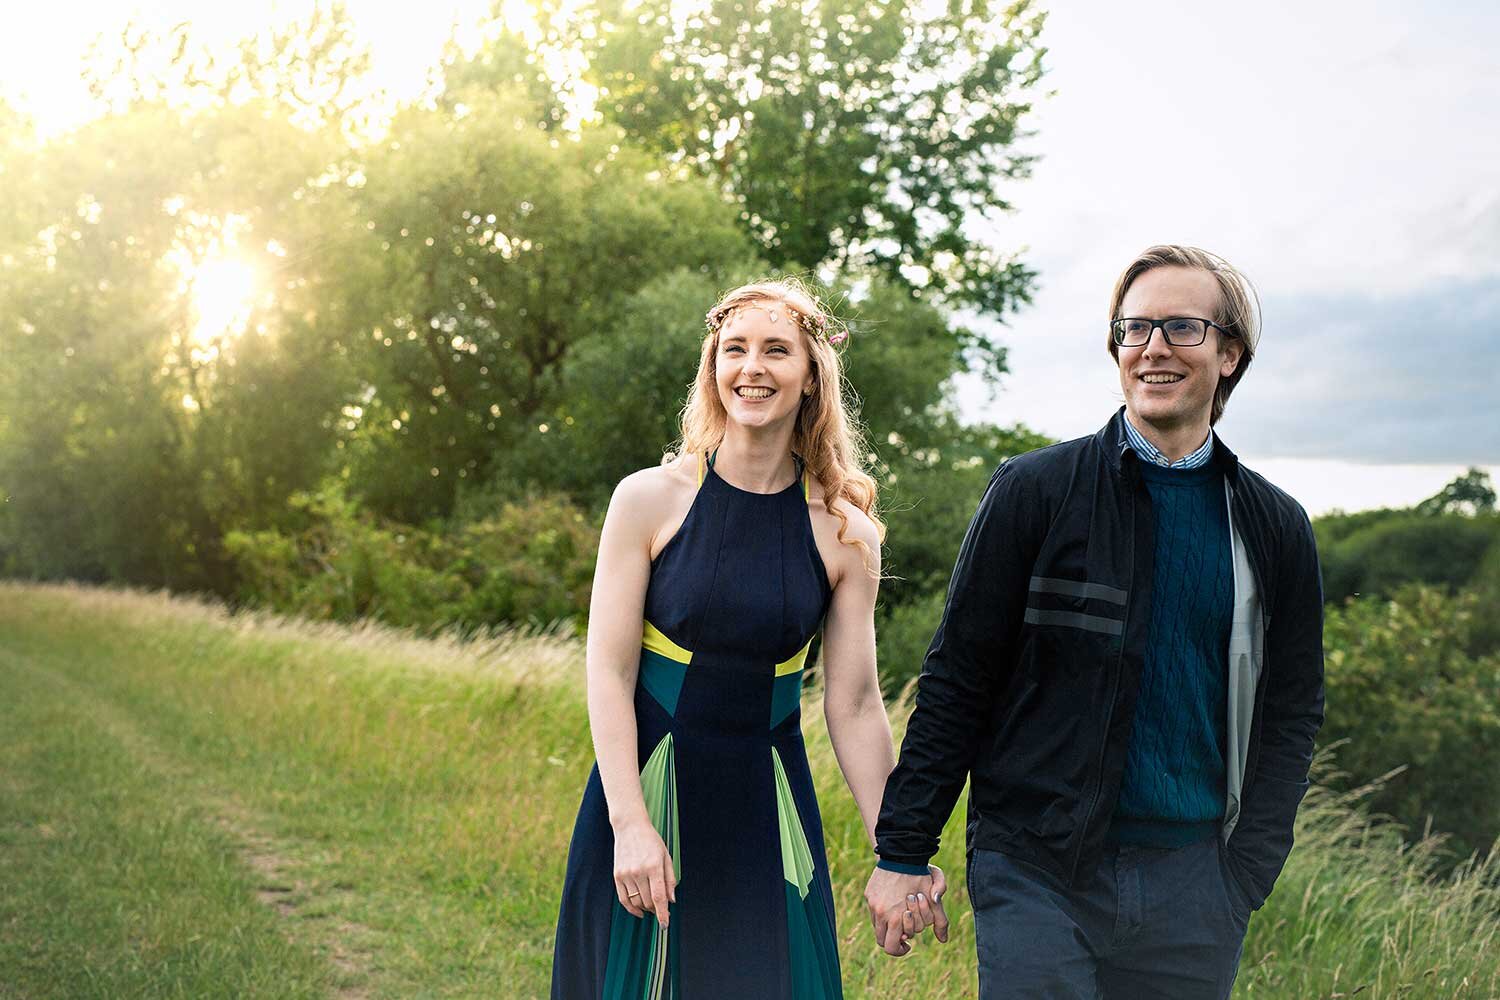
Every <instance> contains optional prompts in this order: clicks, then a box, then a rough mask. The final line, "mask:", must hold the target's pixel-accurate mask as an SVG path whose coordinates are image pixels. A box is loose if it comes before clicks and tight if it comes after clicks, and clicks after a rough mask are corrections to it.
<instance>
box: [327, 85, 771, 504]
mask: <svg viewBox="0 0 1500 1000" xmlns="http://www.w3.org/2000/svg"><path fill="white" fill-rule="evenodd" d="M536 117H537V111H536V109H535V108H534V107H532V106H531V105H530V103H529V102H528V101H526V100H525V99H524V98H523V97H522V96H521V95H519V94H517V93H514V92H511V91H506V92H498V93H497V92H482V91H476V92H473V93H472V94H466V95H463V98H462V100H458V101H456V102H455V103H454V104H453V107H452V110H451V111H449V110H445V109H443V108H441V107H439V108H434V109H423V108H409V109H406V110H404V111H402V112H401V113H400V114H398V115H397V117H396V119H395V121H394V123H393V126H392V130H391V134H390V137H389V139H388V141H387V142H385V143H384V144H383V145H382V146H381V147H380V148H379V149H378V150H375V151H373V152H372V154H371V156H370V159H369V163H368V164H367V166H366V171H365V173H366V177H367V180H366V181H365V184H364V186H363V188H362V189H361V191H360V202H361V212H362V214H363V217H364V219H365V220H366V221H365V225H366V226H367V227H368V229H369V231H370V233H371V237H372V240H373V241H375V242H376V245H377V247H378V249H377V252H376V253H374V254H373V255H372V256H371V257H370V258H368V261H367V264H368V266H367V268H366V271H365V273H363V274H357V275H353V276H351V279H350V282H349V284H348V286H347V287H346V289H345V297H346V299H347V301H349V303H350V307H351V309H353V310H356V311H357V313H358V320H357V330H358V331H359V333H358V337H357V339H358V342H359V344H360V349H359V352H358V360H359V363H360V365H361V369H362V370H363V371H364V372H365V373H366V376H367V378H368V381H369V390H368V395H367V398H366V399H365V400H364V402H363V403H362V410H363V414H362V421H361V423H360V427H359V428H358V430H357V432H356V433H355V434H354V435H353V443H354V447H353V449H352V455H351V464H352V468H353V470H354V476H353V486H354V489H355V491H356V493H358V494H359V495H361V496H363V497H364V498H365V499H366V501H367V502H368V503H369V504H370V505H372V507H373V508H374V509H375V510H377V511H379V512H381V513H382V514H384V515H386V516H390V517H395V518H397V519H400V520H406V521H421V520H423V519H425V518H428V517H433V516H443V515H445V514H446V513H447V512H449V511H450V510H451V509H452V505H453V501H454V498H455V496H456V495H457V491H458V487H459V485H460V484H461V483H463V482H465V481H470V480H474V481H480V482H487V481H489V480H491V479H497V478H498V479H499V480H501V481H503V482H508V483H511V484H512V486H513V487H514V488H515V489H516V490H517V491H519V490H520V489H522V488H523V487H524V485H525V482H526V481H527V480H528V479H530V478H541V479H543V480H544V481H545V482H553V481H555V478H554V476H553V475H552V474H551V473H550V472H549V471H548V470H547V469H545V468H542V469H538V468H537V465H536V462H535V456H536V453H537V450H538V448H539V447H541V446H540V444H539V443H538V441H539V439H538V435H547V434H550V433H552V432H553V431H554V429H555V428H554V424H556V423H558V422H559V421H560V422H561V424H562V425H563V426H566V425H567V422H568V420H569V418H570V417H572V414H571V411H570V409H569V406H570V401H568V400H566V399H564V398H563V397H562V396H561V390H560V381H559V379H560V370H561V368H562V367H563V366H564V365H565V364H566V363H567V362H568V361H569V359H570V356H571V354H572V353H573V352H574V351H575V350H577V349H579V348H580V347H581V346H582V345H584V344H586V343H588V342H589V341H590V340H591V339H598V340H600V346H599V348H598V350H601V351H604V352H606V354H609V353H610V352H613V351H614V347H613V346H612V345H613V344H614V343H615V342H616V339H617V338H616V334H615V328H616V324H617V323H618V322H619V321H620V318H621V316H622V315H624V314H625V312H626V304H627V302H628V301H629V300H630V299H631V297H632V296H634V295H636V294H637V293H638V292H640V290H641V289H642V288H643V287H645V286H646V285H648V284H649V283H650V282H651V281H652V280H653V279H654V278H656V277H657V276H659V275H663V274H668V273H671V272H673V271H675V270H678V269H680V268H691V269H694V270H696V271H697V272H698V273H700V274H705V275H708V276H710V278H711V280H712V281H717V280H718V278H717V276H718V275H719V274H721V273H722V270H723V268H725V267H726V266H728V265H729V264H730V263H731V262H742V261H744V260H745V259H746V258H748V257H749V256H750V246H749V245H748V243H747V241H746V240H745V238H744V237H743V236H742V235H741V234H740V232H739V231H738V229H737V228H736V227H735V225H734V219H733V215H732V212H731V211H730V210H729V209H728V208H727V207H726V206H724V205H723V204H722V202H721V200H720V199H719V198H718V197H717V195H716V194H715V193H714V192H713V191H711V190H710V189H709V188H708V187H706V186H705V185H703V184H702V183H699V182H691V181H687V182H684V181H681V180H677V179H674V178H673V177H672V176H670V175H666V174H664V173H663V172H662V171H661V170H659V169H658V168H657V165H656V164H654V163H653V162H651V161H650V160H648V159H646V158H645V157H644V156H643V155H641V154H640V153H637V152H634V151H632V150H630V149H629V148H628V147H626V146H625V145H623V142H624V140H623V139H622V137H621V136H620V134H619V132H618V130H616V129H612V128H602V127H601V128H589V129H585V130H584V131H583V132H582V133H581V134H578V135H573V136H558V135H555V134H551V133H549V132H547V131H544V130H542V129H539V128H538V127H537V125H536ZM700 308H701V307H700ZM700 315H701V314H700ZM613 359H614V361H616V362H617V363H618V364H619V365H620V366H621V368H620V370H621V371H622V372H627V373H628V372H629V371H630V366H631V364H632V360H633V359H632V358H631V357H630V355H629V354H628V353H625V352H618V353H613ZM622 387H623V384H619V385H617V386H616V387H615V391H614V392H612V393H611V394H609V395H608V396H606V397H605V399H607V400H610V401H613V402H616V403H623V404H625V405H629V403H628V397H625V396H623V395H621V394H620V393H619V390H620V389H621V388H622ZM554 460H555V461H558V462H569V461H572V459H571V458H570V457H569V456H566V455H558V456H555V458H554ZM566 476H567V473H563V474H562V478H566Z"/></svg>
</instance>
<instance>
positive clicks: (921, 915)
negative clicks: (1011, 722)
mask: <svg viewBox="0 0 1500 1000" xmlns="http://www.w3.org/2000/svg"><path fill="white" fill-rule="evenodd" d="M927 868H928V873H927V874H926V875H902V874H900V873H899V872H888V871H886V870H885V869H883V868H877V869H875V871H874V872H873V873H872V874H871V875H870V881H869V882H868V883H866V884H865V903H866V904H867V905H868V906H869V908H870V922H871V924H872V925H873V926H874V929H875V943H876V944H878V945H880V947H881V948H883V949H884V950H885V953H886V954H887V955H893V956H895V957H898V958H899V957H900V956H902V955H905V954H906V953H907V952H909V951H911V945H910V944H908V943H907V941H908V940H909V939H910V938H914V937H916V936H917V935H918V934H920V933H921V932H922V930H923V928H926V927H931V928H932V929H933V933H934V934H936V935H937V939H938V940H939V941H944V942H946V941H947V940H948V915H947V914H946V913H944V912H943V894H944V893H945V892H947V891H948V881H947V879H946V878H944V877H943V871H942V869H941V868H939V867H938V866H937V865H928V866H927Z"/></svg>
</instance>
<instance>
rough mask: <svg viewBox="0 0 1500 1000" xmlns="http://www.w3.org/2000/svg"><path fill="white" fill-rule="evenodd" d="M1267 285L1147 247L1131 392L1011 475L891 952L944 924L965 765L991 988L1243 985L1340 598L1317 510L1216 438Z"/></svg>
mask: <svg viewBox="0 0 1500 1000" xmlns="http://www.w3.org/2000/svg"><path fill="white" fill-rule="evenodd" d="M1252 296H1253V293H1252V292H1251V290H1250V287H1249V284H1248V282H1247V281H1246V280H1245V279H1244V278H1243V277H1242V276H1241V275H1240V274H1239V273H1238V272H1237V271H1236V270H1235V269H1234V268H1232V267H1231V266H1229V265H1228V264H1227V263H1226V262H1224V261H1223V260H1221V259H1220V258H1218V257H1216V256H1214V255H1212V254H1209V253H1207V252H1205V251H1202V250H1198V249H1195V248H1191V247H1181V246H1158V247H1152V248H1150V249H1149V250H1147V251H1145V252H1144V253H1142V254H1141V255H1140V256H1139V257H1137V258H1136V259H1135V260H1134V261H1132V262H1131V264H1130V266H1129V267H1127V268H1126V269H1125V272H1124V273H1123V274H1122V275H1121V276H1120V279H1119V281H1118V282H1117V283H1116V285H1115V290H1114V295H1113V297H1112V300H1111V303H1110V340H1109V350H1110V354H1111V355H1113V357H1114V359H1115V362H1116V365H1117V366H1118V368H1119V375H1120V387H1121V389H1122V390H1123V392H1124V397H1125V406H1124V407H1123V409H1122V410H1121V411H1119V412H1118V413H1116V414H1115V416H1114V418H1113V419H1111V420H1110V421H1109V423H1108V424H1106V425H1105V426H1104V428H1103V429H1102V430H1100V431H1099V432H1098V433H1097V434H1094V435H1093V436H1091V437H1086V438H1081V439H1079V440H1076V441H1069V442H1066V443H1064V444H1059V445H1055V446H1053V447H1050V448H1044V449H1041V450H1039V451H1035V452H1032V453H1030V454H1027V455H1022V456H1020V457H1017V458H1015V459H1012V460H1011V461H1009V462H1006V463H1005V464H1004V465H1002V466H1001V467H1000V468H999V469H998V470H996V472H995V475H994V476H993V477H992V478H991V480H990V484H989V487H988V489H987V490H986V492H985V495H984V498H983V500H982V501H981V502H980V505H979V510H978V512H977V513H976V514H975V516H974V520H973V523H972V524H971V525H970V527H969V531H968V534H967V536H966V537H965V538H964V542H963V547H962V549H961V550H960V552H959V556H958V562H957V565H956V566H955V568H954V571H953V579H952V582H951V584H950V586H949V591H948V600H947V605H946V607H945V608H944V611H943V620H942V624H941V625H939V627H938V630H937V634H936V635H935V636H934V637H933V640H932V645H931V648H930V649H929V650H928V653H927V659H926V662H925V664H924V667H923V671H922V676H921V679H920V680H919V682H918V685H917V704H916V709H915V711H914V712H913V713H912V716H911V720H910V723H909V724H908V728H907V732H906V738H905V740H904V742H903V744H902V748H901V760H900V762H899V764H898V765H897V766H896V769H895V770H894V771H893V772H891V776H890V778H889V780H888V782H887V784H886V790H885V800H884V804H883V806H882V809H881V814H880V821H879V824H878V826H877V827H876V836H877V851H878V853H879V856H880V861H879V864H878V866H877V870H876V871H875V872H874V873H873V874H872V875H871V877H870V881H869V884H868V886H867V888H866V890H865V896H866V900H867V902H868V903H869V904H870V908H871V916H872V918H873V920H874V922H875V927H876V934H877V938H878V940H879V942H880V944H881V945H882V946H883V947H884V948H885V950H886V951H887V952H889V953H891V954H893V955H899V954H904V953H905V952H906V951H907V950H908V948H909V947H910V946H909V945H908V944H907V943H906V940H907V938H908V937H910V936H912V935H914V934H916V933H918V932H920V930H921V929H922V927H924V926H926V925H928V924H936V927H935V929H936V931H937V932H938V937H939V938H940V939H946V929H947V919H946V917H945V916H944V915H943V914H942V911H941V907H940V906H937V907H934V906H933V903H932V896H933V891H934V887H933V884H932V876H931V875H929V874H926V873H927V871H928V870H927V867H926V866H927V862H928V859H929V858H930V857H931V856H932V855H933V854H934V853H935V852H936V851H937V847H938V836H939V833H940V832H941V830H942V827H943V823H944V821H945V820H946V818H947V817H948V814H949V813H950V812H951V811H952V809H953V805H954V803H955V801H956V800H957V797H958V794H959V791H960V790H961V789H962V788H963V785H964V781H965V779H966V778H968V779H970V781H971V787H970V792H969V812H968V849H969V894H970V898H971V900H972V901H973V904H974V923H975V938H976V942H977V946H978V953H979V979H980V995H981V997H984V998H999V997H1026V998H1029V997H1046V998H1075V997H1077V998H1085V997H1087V998H1094V997H1101V996H1102V997H1105V998H1108V1000H1122V998H1151V1000H1157V998H1178V997H1180V998H1191V1000H1201V998H1216V997H1226V996H1228V994H1229V990H1230V987H1231V986H1232V985H1233V982H1234V976H1235V972H1236V970H1237V968H1238V964H1239V958H1240V950H1241V945H1242V943H1243V939H1244V933H1245V928H1246V925H1247V922H1248V920H1249V917H1250V913H1251V911H1252V910H1255V909H1257V908H1259V907H1260V905H1261V904H1262V903H1264V902H1265V899H1266V897H1267V896H1268V895H1269V894H1270V892H1271V888H1272V886H1273V885H1274V884H1275V882H1276V878H1277V876H1278V875H1279V874H1280V872H1281V868H1282V865H1283V864H1284V863H1285V861H1286V857H1287V853H1288V852H1289V851H1290V850H1291V846H1292V821H1293V818H1294V817H1295V815H1296V812H1297V807H1298V805H1299V804H1300V802H1301V800H1302V795H1303V793H1304V791H1305V790H1306V788H1307V771H1308V765H1309V763H1310V761H1311V757H1312V749H1313V737H1314V735H1315V734H1316V733H1317V731H1318V727H1319V726H1320V725H1321V724H1322V718H1323V650H1322V624H1323V623H1322V607H1323V600H1322V592H1321V586H1320V583H1319V575H1318V560H1317V553H1316V550H1315V548H1314V544H1313V534H1312V527H1311V525H1310V524H1309V523H1308V520H1307V515H1306V514H1305V513H1304V512H1303V510H1302V508H1301V507H1300V506H1298V504H1297V503H1296V502H1295V501H1294V500H1292V499H1291V498H1290V497H1288V496H1287V495H1286V494H1285V493H1283V492H1281V491H1280V490H1279V489H1277V488H1276V487H1274V486H1272V485H1271V484H1270V483H1268V482H1267V481H1266V480H1265V479H1263V478H1262V477H1261V476H1259V475H1257V474H1256V473H1254V472H1251V471H1250V470H1249V469H1247V468H1244V467H1243V466H1241V465H1240V464H1239V463H1238V461H1237V460H1236V458H1235V456H1234V455H1233V453H1231V452H1230V451H1229V449H1228V448H1227V447H1225V445H1224V443H1223V442H1222V441H1220V440H1219V439H1218V437H1217V435H1215V434H1214V433H1213V431H1212V427H1213V425H1214V424H1215V423H1216V422H1217V421H1218V419H1219V417H1220V415H1221V414H1222V413H1223V410H1224V405H1225V403H1226V402H1227V401H1228V399H1229V396H1230V393H1231V392H1233V390H1234V387H1235V386H1236V385H1237V384H1238V383H1239V380H1240V379H1241V378H1242V377H1243V376H1244V374H1245V371H1246V369H1247V368H1248V367H1249V365H1250V360H1251V358H1252V357H1253V355H1254V353H1255V346H1256V341H1257V338H1258V330H1257V324H1256V310H1255V308H1254V303H1253V298H1252ZM938 893H939V894H940V893H941V886H939V887H938Z"/></svg>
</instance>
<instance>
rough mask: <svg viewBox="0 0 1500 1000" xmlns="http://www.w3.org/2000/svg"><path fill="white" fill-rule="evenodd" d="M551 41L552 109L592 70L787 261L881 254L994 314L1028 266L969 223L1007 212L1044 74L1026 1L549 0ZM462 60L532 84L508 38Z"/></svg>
mask: <svg viewBox="0 0 1500 1000" xmlns="http://www.w3.org/2000/svg"><path fill="white" fill-rule="evenodd" d="M541 10H542V13H543V17H542V22H543V26H544V29H545V35H544V40H543V41H542V43H541V47H542V48H543V49H544V50H545V51H548V52H551V53H555V54H557V55H558V56H559V57H564V56H573V57H575V61H576V62H579V63H581V64H582V66H583V67H584V68H583V69H582V70H581V71H580V72H579V73H578V76H579V77H580V78H581V79H580V80H562V81H558V83H557V84H556V86H555V91H556V97H555V99H554V101H553V110H552V112H551V114H550V116H549V117H550V118H551V119H552V120H554V121H556V120H561V119H563V117H564V111H563V110H562V108H561V105H563V104H564V103H565V102H566V100H567V99H570V98H572V99H576V97H577V95H578V92H579V90H580V88H579V86H578V83H579V82H581V83H583V84H586V85H588V86H590V87H593V88H596V90H597V101H596V106H597V109H598V112H599V113H600V114H601V115H603V117H604V118H605V119H606V120H607V121H610V122H613V123H615V124H617V125H619V126H620V127H621V128H623V129H624V131H625V133H626V135H627V136H629V137H630V138H631V139H632V140H634V141H635V142H637V143H638V144H640V145H641V146H642V147H643V148H644V149H646V150H648V151H650V152H652V153H655V154H657V155H659V156H660V157H662V158H664V159H665V160H667V161H669V162H672V163H676V164H679V165H680V166H682V167H683V168H685V169H687V170H691V171H693V172H696V173H698V174H701V175H702V176H705V177H707V178H710V179H711V180H712V181H713V182H714V183H715V184H717V185H719V186H720V188H721V189H722V190H723V191H724V192H725V194H726V195H727V196H729V197H730V198H731V199H732V200H733V201H734V202H735V204H736V205H737V206H738V209H739V220H740V223H741V225H743V226H744V228H745V230H746V232H748V233H749V234H750V235H751V236H752V237H754V239H755V240H756V242H757V244H758V245H759V246H760V247H761V251H762V253H763V254H764V256H765V258H766V259H767V260H768V261H769V262H770V263H771V264H772V265H773V266H774V267H777V268H781V269H796V268H798V267H815V266H818V265H820V264H827V265H830V266H832V267H833V268H834V269H836V270H838V271H841V272H845V273H852V272H856V271H859V270H861V269H874V270H877V271H880V272H882V273H884V274H885V275H886V276H887V277H888V278H889V279H891V280H892V281H893V282H897V283H900V284H904V285H906V286H908V287H910V288H912V289H915V290H921V291H930V292H931V293H932V294H934V295H937V296H940V297H941V298H943V299H944V300H946V301H949V302H950V303H953V304H962V305H970V306H975V307H978V308H980V309H982V310H985V311H988V312H991V313H993V314H1000V313H1002V312H1004V311H1005V310H1007V309H1009V308H1010V307H1012V306H1013V305H1014V304H1016V303H1017V302H1018V301H1020V300H1022V299H1024V298H1025V296H1026V294H1027V291H1028V289H1029V287H1030V283H1031V280H1032V274H1031V272H1030V271H1029V270H1027V269H1026V268H1025V267H1024V265H1022V264H1020V263H1019V262H1018V261H1016V260H1014V259H1012V258H1010V257H1008V256H1007V255H1005V254H1003V253H1000V252H999V251H997V250H996V249H995V248H994V247H992V246H989V245H986V244H985V243H984V242H983V240H982V239H981V238H979V237H978V236H977V235H976V234H977V233H979V232H981V231H986V230H988V231H994V230H996V229H998V228H999V226H1000V223H1001V220H1002V218H1003V216H1004V214H1005V212H1006V211H1007V210H1008V209H1009V208H1010V204H1009V201H1008V188H1009V186H1010V184H1011V182H1014V181H1016V180H1019V179H1021V178H1024V177H1026V176H1027V175H1028V173H1029V170H1030V166H1031V162H1032V161H1031V157H1029V156H1028V155H1026V154H1024V153H1022V152H1020V151H1019V150H1018V149H1017V148H1016V145H1017V141H1018V140H1019V139H1021V138H1022V137H1023V136H1024V134H1025V133H1024V131H1023V122H1024V119H1025V116H1026V114H1027V113H1028V112H1029V111H1030V109H1031V103H1030V102H1031V94H1032V92H1033V91H1034V90H1035V88H1036V86H1037V85H1038V83H1039V81H1040V80H1041V77H1042V73H1043V67H1042V57H1043V55H1044V54H1045V50H1044V49H1043V48H1042V46H1041V43H1040V32H1041V29H1042V25H1043V22H1044V19H1045V17H1044V15H1043V13H1042V12H1041V11H1040V10H1038V9H1037V8H1035V7H1034V6H1033V5H1032V4H1031V3H1029V2H1027V0H1017V2H1012V3H1006V4H992V3H988V2H977V3H965V4H946V5H941V6H938V7H934V6H932V5H923V4H918V3H915V2H906V0H881V2H877V3H864V2H851V0H817V2H812V3H797V4H785V3H776V2H773V0H705V2H701V3H697V4H692V5H688V6H684V5H682V4H679V3H674V2H672V0H600V2H598V3H594V4H588V5H584V6H582V7H575V6H573V5H567V4H562V3H559V2H549V3H543V4H542V5H541ZM496 46H497V51H496V52H495V53H484V54H482V55H481V56H480V57H479V60H478V61H479V62H482V63H483V65H482V66H476V65H475V62H473V61H471V62H469V63H467V64H460V65H457V66H455V67H454V69H453V73H454V74H455V76H456V78H457V79H461V80H464V81H471V80H473V79H476V78H477V77H482V76H483V75H484V74H485V71H486V70H487V69H488V70H491V71H493V73H494V75H495V76H502V75H504V74H510V76H511V77H512V78H518V79H524V80H527V81H532V82H534V81H535V80H536V79H537V75H538V74H537V73H536V71H535V70H536V64H535V62H534V61H533V62H531V63H526V62H524V61H518V59H517V58H516V57H515V55H514V53H515V51H516V47H515V44H514V41H513V40H507V39H505V38H503V37H502V38H501V39H500V40H497V42H496Z"/></svg>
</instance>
